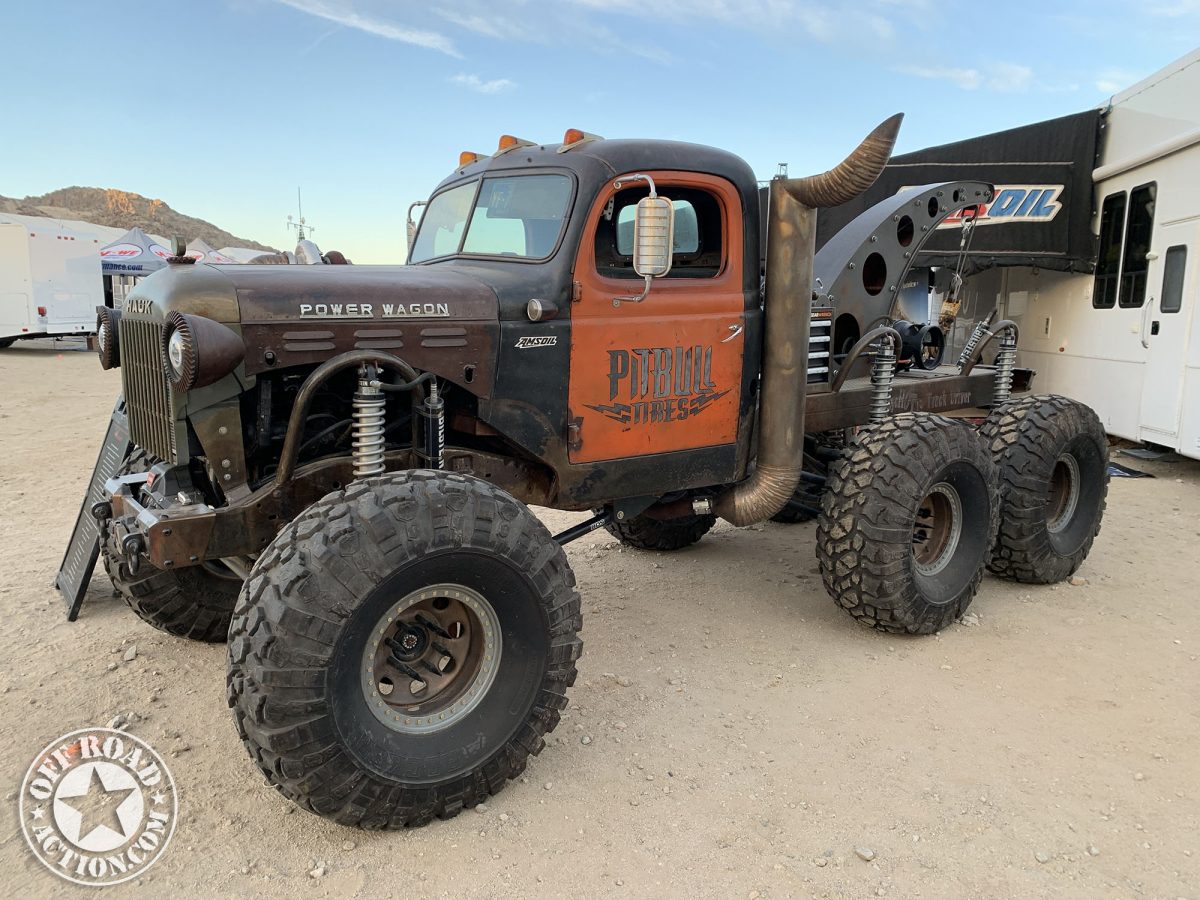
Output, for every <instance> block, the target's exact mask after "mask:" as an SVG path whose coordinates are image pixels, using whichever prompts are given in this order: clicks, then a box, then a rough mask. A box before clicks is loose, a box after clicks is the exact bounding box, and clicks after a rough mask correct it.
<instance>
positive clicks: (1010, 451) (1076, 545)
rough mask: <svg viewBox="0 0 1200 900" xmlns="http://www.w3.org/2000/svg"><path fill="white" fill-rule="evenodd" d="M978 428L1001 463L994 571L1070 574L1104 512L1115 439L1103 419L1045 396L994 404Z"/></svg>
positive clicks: (1024, 578)
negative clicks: (1111, 443)
mask: <svg viewBox="0 0 1200 900" xmlns="http://www.w3.org/2000/svg"><path fill="white" fill-rule="evenodd" d="M979 433H980V436H981V437H983V439H984V441H985V442H986V443H987V445H988V447H989V449H990V450H991V452H992V455H993V456H994V457H995V460H996V465H997V466H998V467H999V469H1000V531H999V533H998V534H997V536H996V544H995V546H994V547H993V548H992V554H991V559H990V560H989V562H988V569H989V570H990V571H991V572H992V573H993V574H996V575H999V576H1001V577H1002V578H1011V579H1013V580H1015V581H1021V582H1025V583H1028V584H1051V583H1053V582H1056V581H1062V580H1063V579H1065V578H1068V577H1070V576H1071V575H1073V574H1074V573H1075V571H1076V570H1077V569H1078V568H1079V566H1080V565H1081V564H1082V563H1083V561H1084V559H1085V558H1086V557H1087V555H1088V551H1090V550H1091V549H1092V541H1094V540H1095V538H1096V535H1097V534H1099V532H1100V521H1101V519H1102V518H1103V517H1104V502H1105V498H1106V496H1107V494H1108V438H1107V436H1106V435H1105V433H1104V426H1103V425H1101V424H1100V419H1099V417H1098V416H1097V415H1096V413H1095V412H1093V411H1092V409H1091V408H1090V407H1087V406H1084V405H1083V404H1082V403H1077V402H1076V401H1074V400H1068V399H1067V398H1066V397H1059V396H1056V395H1054V394H1040V395H1036V396H1031V397H1022V398H1020V399H1018V400H1011V401H1009V402H1008V403H1005V404H1004V405H1003V406H1001V407H1000V408H999V409H995V410H992V413H991V415H989V416H988V417H987V420H986V421H985V422H984V423H983V427H982V428H980V430H979Z"/></svg>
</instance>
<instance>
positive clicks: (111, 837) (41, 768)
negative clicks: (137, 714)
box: [19, 728, 178, 887]
mask: <svg viewBox="0 0 1200 900" xmlns="http://www.w3.org/2000/svg"><path fill="white" fill-rule="evenodd" d="M19 806H20V817H21V830H22V832H23V833H24V835H25V840H26V841H27V842H28V844H29V847H30V849H32V850H33V852H34V854H35V855H36V856H37V858H38V860H39V861H40V862H41V863H42V864H43V865H44V866H45V867H46V868H48V869H49V870H50V871H51V872H53V873H54V874H56V875H59V876H61V877H62V878H65V879H67V880H68V881H73V882H75V883H76V884H83V885H89V886H97V887H102V886H104V885H110V884H120V883H121V882H123V881H129V880H130V879H133V878H137V877H138V876H139V875H141V874H142V873H143V872H145V871H146V869H148V868H149V867H150V866H151V865H153V864H154V863H155V862H156V861H157V860H158V858H159V857H160V856H162V853H163V851H164V850H165V849H166V847H167V844H168V843H169V842H170V840H171V835H172V834H174V832H175V820H176V814H177V812H178V807H177V801H176V796H175V782H174V780H173V779H172V778H171V773H170V772H168V771H167V767H166V764H165V763H164V762H163V760H162V757H160V756H159V755H158V754H157V753H155V752H154V750H153V749H151V747H150V745H149V744H147V743H145V742H144V741H142V740H140V739H138V738H136V737H134V736H133V735H131V734H128V733H127V732H123V731H115V730H113V729H111V728H90V729H84V730H83V731H75V732H72V733H71V734H67V735H64V736H63V737H61V738H59V739H58V740H57V741H55V742H54V743H52V744H50V745H49V746H48V747H46V748H45V749H44V750H43V751H42V752H41V753H40V754H38V756H37V758H35V759H34V761H33V763H32V764H31V765H30V766H29V771H28V772H26V773H25V781H24V782H23V783H22V784H21V794H20V801H19Z"/></svg>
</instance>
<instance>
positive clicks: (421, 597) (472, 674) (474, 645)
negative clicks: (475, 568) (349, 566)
mask: <svg viewBox="0 0 1200 900" xmlns="http://www.w3.org/2000/svg"><path fill="white" fill-rule="evenodd" d="M500 647H501V635H500V622H499V619H498V617H497V616H496V612H495V610H493V609H492V606H491V604H490V603H489V602H488V601H487V599H486V598H484V596H483V595H482V594H480V593H478V592H477V591H474V590H472V589H470V588H468V587H464V586H463V585H459V584H437V585H431V586H429V587H426V588H422V589H421V590H419V591H414V592H412V593H410V594H408V595H407V596H405V597H404V598H402V599H401V600H400V601H399V602H397V603H396V604H394V605H393V606H392V608H391V609H390V610H388V612H387V614H386V615H384V616H383V617H382V618H381V619H380V620H379V622H378V623H377V624H376V626H375V628H374V629H373V630H372V632H371V637H370V639H369V640H368V641H367V647H366V649H365V650H364V653H363V665H362V673H363V674H362V687H363V693H364V695H365V696H366V698H367V703H368V705H369V706H370V708H371V711H372V712H373V713H374V714H375V716H376V718H378V719H379V720H380V721H381V722H383V723H384V724H385V725H387V726H388V727H389V728H392V729H394V730H396V731H401V732H412V733H423V732H428V731H436V730H438V729H440V728H445V727H447V726H449V725H451V724H453V723H454V722H456V721H458V720H459V719H461V718H462V717H463V716H465V715H467V714H468V713H470V712H471V710H473V709H474V708H475V707H476V706H477V705H478V704H479V702H480V701H481V700H482V699H483V696H484V695H485V694H486V693H487V690H488V688H489V687H490V686H491V683H492V680H493V679H494V678H495V675H496V670H497V668H498V666H499V662H500Z"/></svg>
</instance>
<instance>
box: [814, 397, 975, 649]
mask: <svg viewBox="0 0 1200 900" xmlns="http://www.w3.org/2000/svg"><path fill="white" fill-rule="evenodd" d="M997 517H998V500H997V492H996V467H995V465H994V463H993V462H992V459H991V455H990V454H989V453H988V452H987V450H986V449H985V448H984V446H983V443H982V442H981V441H980V440H979V436H978V435H977V434H976V432H975V430H974V429H972V428H971V427H970V426H968V425H967V424H966V423H964V422H961V421H958V420H956V419H948V418H945V417H942V416H935V415H931V414H929V413H906V414H903V415H899V416H896V417H895V418H894V419H891V420H889V421H886V422H884V423H882V424H880V425H875V426H872V427H871V428H868V429H865V430H863V431H861V432H859V434H858V436H857V437H856V439H855V441H854V443H852V444H851V445H850V447H849V448H848V449H847V451H846V454H845V455H844V456H843V457H842V458H841V459H839V460H838V461H837V462H836V463H834V464H833V466H831V468H830V473H829V483H828V489H827V491H826V494H825V499H824V501H823V504H822V509H821V516H820V517H819V519H818V524H817V560H818V562H819V564H820V569H821V577H822V580H823V581H824V582H825V588H826V590H828V591H829V594H830V596H831V597H833V599H834V600H835V601H836V602H837V603H838V605H839V606H841V607H843V608H844V609H846V610H847V611H848V612H849V613H850V614H851V615H852V616H854V617H855V618H856V619H858V620H859V621H860V622H862V623H863V624H864V625H869V626H871V627H873V628H876V629H879V630H880V631H888V632H895V633H907V634H932V633H934V632H936V631H940V630H941V629H942V628H945V627H946V626H947V625H949V624H950V623H951V622H953V621H954V620H955V619H956V618H958V617H959V616H961V615H962V614H963V612H964V611H965V610H966V609H967V607H968V606H969V605H970V603H971V600H972V599H973V598H974V597H975V592H976V591H977V590H978V588H979V582H980V580H981V579H982V577H983V569H984V564H985V563H986V561H987V556H988V551H989V550H990V549H991V546H992V543H993V541H994V540H995V536H996V524H997Z"/></svg>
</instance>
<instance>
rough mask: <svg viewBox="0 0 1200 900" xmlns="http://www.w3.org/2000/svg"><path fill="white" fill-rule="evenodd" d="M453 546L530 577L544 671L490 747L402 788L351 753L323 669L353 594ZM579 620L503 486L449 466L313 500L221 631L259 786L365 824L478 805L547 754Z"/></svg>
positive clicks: (414, 819)
mask: <svg viewBox="0 0 1200 900" xmlns="http://www.w3.org/2000/svg"><path fill="white" fill-rule="evenodd" d="M460 548H461V549H465V550H467V551H470V552H475V553H478V552H480V551H483V552H487V553H491V554H495V555H498V556H502V557H503V558H504V559H505V560H506V561H507V562H508V563H511V564H512V565H513V566H515V567H517V568H518V569H519V571H521V572H522V573H523V574H524V576H525V577H526V578H527V579H528V581H529V583H530V584H531V586H532V590H533V591H534V592H535V593H536V596H537V603H538V606H539V607H540V609H541V612H542V617H543V618H544V620H545V622H544V628H545V629H546V632H547V635H548V639H549V643H548V647H549V649H548V653H547V659H546V667H545V671H544V674H543V677H542V680H541V682H540V684H537V685H534V686H532V689H533V694H532V706H531V708H530V712H529V714H528V715H527V716H526V717H525V718H524V720H523V721H521V722H520V724H519V725H518V726H517V728H516V730H515V731H514V732H513V733H512V734H511V735H509V736H508V737H507V739H505V740H503V742H502V743H499V745H498V749H496V750H495V751H494V752H491V753H489V754H488V755H487V758H486V759H484V760H483V761H482V762H481V763H480V764H479V765H476V766H475V767H474V768H471V769H470V770H469V771H466V772H464V773H458V774H453V775H450V776H448V777H447V778H446V779H445V780H443V781H433V782H427V783H414V784H409V783H405V782H403V781H400V780H394V779H392V778H388V777H385V776H383V775H380V774H378V773H377V772H375V771H372V770H370V769H368V768H366V767H365V766H364V765H363V764H362V763H361V762H360V761H359V760H358V759H357V758H356V757H355V756H354V755H353V753H352V752H351V749H350V748H348V747H347V745H346V743H345V742H344V740H343V738H342V736H341V734H340V732H339V731H338V727H337V724H336V722H335V720H334V709H333V704H332V703H331V702H330V700H331V697H330V694H331V692H332V688H331V687H330V684H329V683H328V682H327V679H328V678H329V677H330V675H329V672H330V669H331V666H332V664H333V662H334V657H335V655H336V654H335V645H336V644H337V641H338V636H339V634H341V633H342V632H343V630H345V629H346V628H347V627H348V626H347V623H348V621H349V619H350V617H351V616H352V614H353V612H354V610H355V609H356V608H357V607H356V606H354V605H353V603H354V602H356V601H358V602H361V600H362V598H363V597H364V596H366V595H368V594H369V593H370V592H371V591H372V590H373V589H374V587H375V586H376V585H377V584H378V583H380V581H381V580H382V579H383V578H385V577H387V576H388V573H392V572H395V571H397V570H398V569H399V568H400V567H401V566H404V565H406V564H411V563H412V561H414V560H420V559H421V558H423V557H426V556H427V555H428V554H430V553H431V552H436V551H446V550H457V549H460ZM347 598H351V599H349V600H347ZM581 627H582V617H581V610H580V597H579V593H578V592H577V591H576V589H575V577H574V574H573V573H572V571H571V569H570V566H569V564H568V563H567V559H566V556H565V554H564V553H563V551H562V548H561V547H560V546H559V545H558V544H557V543H556V542H555V541H554V539H553V537H552V536H551V535H550V533H549V532H548V531H547V530H546V528H545V527H544V526H543V525H542V523H541V522H540V521H538V520H537V518H535V517H534V516H533V514H532V513H531V512H530V511H529V509H528V508H527V507H525V506H524V505H523V504H521V503H519V502H518V501H517V500H515V499H514V498H513V497H511V496H510V495H509V494H507V493H505V492H504V491H502V490H500V489H499V488H496V487H493V486H492V485H490V484H488V483H486V482H483V481H480V480H478V479H475V478H470V477H467V476H462V475H453V474H449V473H444V472H433V471H424V470H422V471H412V472H406V473H403V474H400V475H387V476H380V477H377V478H370V479H366V480H363V481H358V482H355V483H353V484H351V485H349V486H348V487H346V488H345V489H343V490H339V491H335V492H334V493H331V494H329V495H327V496H326V497H324V498H323V499H321V500H319V501H318V502H317V503H315V504H313V505H312V506H311V507H309V508H308V509H307V510H306V511H305V512H303V513H301V514H300V515H299V516H298V517H297V518H296V519H295V520H294V521H293V522H291V523H290V524H289V525H288V526H286V527H285V528H284V529H283V530H282V531H281V532H280V534H279V535H278V536H277V537H276V538H275V540H274V541H273V542H272V544H271V545H270V546H269V547H268V548H267V550H266V551H265V552H264V553H263V555H262V556H261V557H260V558H259V560H258V561H257V562H256V564H255V566H254V569H253V571H252V573H251V576H250V579H249V580H248V581H247V582H246V585H245V589H244V590H243V591H242V594H241V597H240V598H239V601H238V605H237V608H236V610H235V612H234V618H233V624H232V626H231V628H230V642H229V672H228V682H227V686H228V700H229V705H230V707H232V709H233V712H234V718H235V721H236V725H237V730H238V734H239V735H240V737H241V739H242V742H243V743H244V744H245V746H246V749H247V750H248V751H249V753H250V756H251V758H252V759H253V760H254V762H255V764H256V765H257V766H258V768H259V770H260V771H261V772H262V774H263V775H264V776H265V778H266V780H267V782H268V783H269V784H271V785H272V786H273V787H274V788H275V789H276V790H278V791H279V792H280V793H281V794H283V796H285V797H287V798H288V799H290V800H292V801H293V802H294V803H296V804H297V805H299V806H300V807H302V808H304V809H307V810H309V811H311V812H313V813H316V814H318V815H321V816H324V817H325V818H328V819H332V820H333V821H335V822H338V823H340V824H343V825H350V826H355V827H359V828H365V829H385V828H386V829H397V828H404V827H412V826H419V825H424V824H426V823H428V822H430V821H432V820H433V819H435V818H443V819H446V818H450V817H452V816H454V815H457V814H458V813H459V812H461V811H462V810H464V809H467V808H470V807H473V806H475V805H476V804H478V803H480V802H482V801H483V800H485V799H486V798H487V797H488V796H489V795H491V794H494V793H496V792H497V791H499V790H500V789H501V788H502V787H503V786H504V785H505V784H506V783H507V782H508V781H509V780H510V779H513V778H516V777H517V776H518V775H520V774H521V773H522V772H523V771H524V770H525V766H526V762H527V760H528V758H529V757H530V756H531V755H536V754H538V753H539V752H540V751H541V750H542V748H543V747H544V746H545V741H544V737H545V735H546V734H548V733H549V732H550V731H552V730H553V729H554V728H555V726H557V724H558V722H559V711H560V710H562V709H563V708H565V707H566V705H567V695H566V692H567V688H568V687H570V686H571V685H572V684H574V682H575V676H576V667H575V662H576V660H577V659H579V656H580V654H581V653H582V649H583V643H582V641H581V640H580V639H579V629H580V628H581ZM484 703H485V704H486V703H487V700H486V699H485V700H484ZM398 738H400V739H403V738H404V736H402V735H398ZM497 740H499V738H497Z"/></svg>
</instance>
